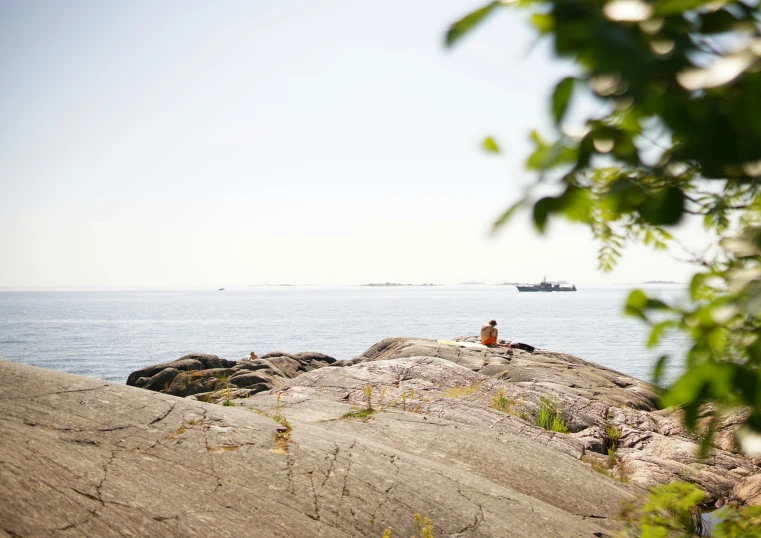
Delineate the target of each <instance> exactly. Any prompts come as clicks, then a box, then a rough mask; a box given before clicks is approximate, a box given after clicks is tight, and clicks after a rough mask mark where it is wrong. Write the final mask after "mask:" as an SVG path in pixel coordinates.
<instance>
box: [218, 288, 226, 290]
mask: <svg viewBox="0 0 761 538" xmlns="http://www.w3.org/2000/svg"><path fill="white" fill-rule="evenodd" d="M217 291H225V288H219V289H218V290H217Z"/></svg>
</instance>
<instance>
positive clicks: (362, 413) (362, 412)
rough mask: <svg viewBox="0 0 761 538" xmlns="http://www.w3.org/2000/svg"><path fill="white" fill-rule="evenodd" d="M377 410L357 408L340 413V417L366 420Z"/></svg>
mask: <svg viewBox="0 0 761 538" xmlns="http://www.w3.org/2000/svg"><path fill="white" fill-rule="evenodd" d="M376 412H377V411H376V410H375V409H358V410H356V411H348V412H346V413H344V414H343V415H341V418H359V419H362V420H367V419H368V418H370V417H371V416H372V415H373V414H374V413H376Z"/></svg>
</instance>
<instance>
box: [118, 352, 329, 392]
mask: <svg viewBox="0 0 761 538" xmlns="http://www.w3.org/2000/svg"><path fill="white" fill-rule="evenodd" d="M335 362H336V360H335V359H334V358H333V357H329V356H327V355H324V354H322V353H317V352H313V351H307V352H303V353H296V354H295V355H292V354H290V353H283V352H280V351H276V352H273V353H268V354H267V355H265V356H264V357H263V358H258V359H249V360H245V361H240V362H236V361H229V360H226V359H220V358H219V357H217V356H216V355H209V354H202V353H194V354H190V355H185V356H184V357H181V358H179V359H177V360H176V361H174V362H169V363H165V364H156V365H153V366H148V367H146V368H142V369H140V370H138V371H136V372H133V373H132V374H130V376H129V379H128V384H130V385H134V386H137V387H140V388H146V389H149V390H155V391H164V392H166V393H167V394H171V395H173V396H183V397H187V396H192V395H195V394H205V393H214V392H218V391H221V390H226V389H229V388H230V387H238V388H243V387H245V388H247V389H249V390H253V389H256V392H261V391H263V390H270V389H271V388H273V387H275V386H276V385H277V384H278V383H279V382H281V381H284V380H285V379H291V378H294V377H296V376H298V375H301V374H303V373H304V372H308V371H311V370H314V369H316V368H322V367H324V366H329V365H331V364H333V363H335ZM191 371H192V372H191ZM254 371H257V372H259V376H258V377H257V376H256V375H250V376H247V375H242V374H244V373H250V372H254ZM167 383H169V387H168V388H167V387H166V385H167ZM165 389H166V390H165ZM223 397H225V396H223V395H214V396H213V397H212V398H211V399H212V400H213V401H217V400H219V399H220V398H223Z"/></svg>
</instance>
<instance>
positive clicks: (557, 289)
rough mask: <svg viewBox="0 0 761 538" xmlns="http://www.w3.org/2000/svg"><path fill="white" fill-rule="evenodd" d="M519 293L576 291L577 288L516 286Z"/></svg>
mask: <svg viewBox="0 0 761 538" xmlns="http://www.w3.org/2000/svg"><path fill="white" fill-rule="evenodd" d="M515 287H516V288H518V291H528V292H550V291H576V288H537V287H534V286H515Z"/></svg>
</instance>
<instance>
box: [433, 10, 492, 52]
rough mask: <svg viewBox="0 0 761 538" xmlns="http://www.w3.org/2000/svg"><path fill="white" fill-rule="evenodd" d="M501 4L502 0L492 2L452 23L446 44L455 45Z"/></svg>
mask: <svg viewBox="0 0 761 538" xmlns="http://www.w3.org/2000/svg"><path fill="white" fill-rule="evenodd" d="M499 4H500V2H490V3H488V4H486V5H485V6H484V7H482V8H480V9H477V10H475V11H473V12H472V13H469V14H467V15H465V16H464V17H463V18H462V19H460V20H459V21H457V22H455V23H454V24H452V26H450V27H449V30H448V31H447V35H446V39H445V41H446V45H447V46H448V47H451V46H452V45H454V44H455V42H457V41H458V40H459V39H460V38H461V37H462V36H464V35H465V34H467V33H468V32H470V31H471V30H472V29H473V28H475V27H476V26H477V25H478V24H480V23H482V22H483V21H484V20H485V19H486V17H488V16H489V15H490V14H491V13H492V11H494V8H496V7H497V6H499Z"/></svg>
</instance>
